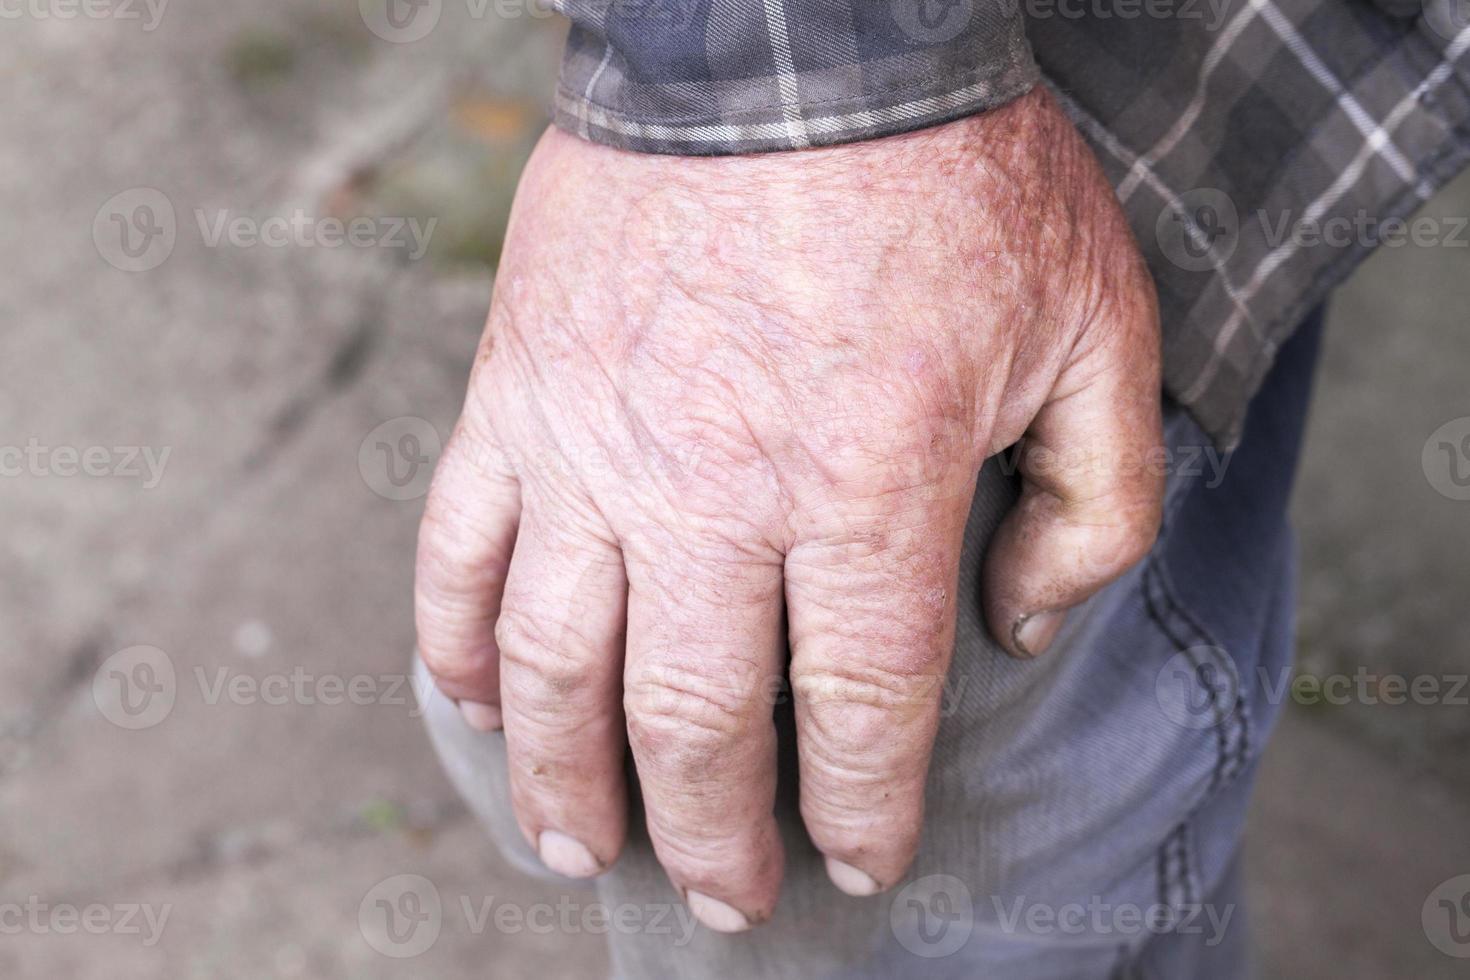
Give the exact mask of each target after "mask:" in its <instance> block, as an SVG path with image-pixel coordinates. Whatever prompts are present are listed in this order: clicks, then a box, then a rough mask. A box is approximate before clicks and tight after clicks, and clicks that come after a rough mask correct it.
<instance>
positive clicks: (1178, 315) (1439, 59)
mask: <svg viewBox="0 0 1470 980" xmlns="http://www.w3.org/2000/svg"><path fill="white" fill-rule="evenodd" d="M560 6H561V9H563V11H564V12H565V13H567V14H568V16H569V17H570V18H571V19H572V31H571V33H570V35H569V38H568V43H567V52H566V57H565V60H564V63H563V66H562V75H561V83H560V85H559V88H558V93H557V105H556V119H557V123H558V124H559V125H560V126H562V127H563V128H565V129H568V130H570V131H572V132H576V133H579V134H580V135H582V136H584V137H586V138H589V139H592V140H596V141H599V142H603V143H607V144H610V145H613V146H618V147H622V148H625V149H630V150H638V151H645V152H660V153H683V154H696V153H699V154H712V153H745V152H756V151H765V150H777V149H799V148H802V147H807V146H816V145H822V144H831V143H840V142H847V141H851V140H858V139H868V138H873V137H877V136H885V135H892V134H894V133H899V132H903V131H906V130H910V129H915V128H918V127H921V126H929V125H933V124H936V123H939V122H943V121H946V120H948V119H953V118H957V117H959V116H962V115H966V114H969V113H974V112H979V111H983V110H985V109H989V108H993V107H995V106H997V105H1000V104H1003V103H1004V102H1006V101H1009V100H1010V99H1012V98H1014V97H1016V96H1017V95H1020V94H1022V93H1023V92H1025V91H1027V90H1028V89H1029V88H1030V87H1031V86H1032V85H1033V84H1035V82H1036V79H1037V78H1038V67H1037V66H1038V65H1039V68H1040V76H1041V77H1043V78H1044V80H1045V81H1046V82H1047V83H1048V84H1049V85H1051V86H1052V88H1053V89H1054V91H1055V92H1056V93H1057V94H1058V96H1059V97H1060V98H1061V100H1062V102H1063V104H1064V105H1065V106H1066V107H1067V109H1068V111H1069V112H1070V113H1071V115H1072V117H1073V120H1074V121H1075V122H1076V123H1077V125H1078V127H1079V128H1080V129H1081V130H1082V132H1083V133H1084V134H1085V135H1086V136H1087V137H1088V139H1089V140H1090V141H1091V142H1092V144H1093V147H1094V149H1095V150H1096V151H1097V153H1098V156H1099V158H1100V159H1101V160H1102V163H1103V166H1104V168H1105V169H1106V170H1107V172H1108V174H1109V176H1110V177H1111V178H1112V179H1113V181H1114V184H1115V186H1116V187H1117V189H1118V196H1119V198H1120V199H1121V200H1122V202H1123V205H1124V207H1125V209H1126V210H1127V212H1128V215H1129V217H1130V219H1131V221H1132V224H1133V228H1134V232H1135V234H1136V235H1137V236H1138V240H1139V243H1140V245H1141V246H1142V248H1143V250H1144V254H1145V255H1146V256H1147V258H1148V260H1149V265H1150V267H1151V269H1152V270H1153V273H1154V276H1155V279H1156V281H1157V283H1158V287H1159V294H1160V302H1161V308H1162V312H1163V319H1164V345H1165V350H1164V354H1165V356H1164V373H1165V385H1166V388H1167V389H1168V391H1169V393H1170V394H1171V395H1172V396H1173V397H1174V398H1175V399H1177V400H1178V401H1179V402H1180V403H1181V404H1182V405H1183V406H1184V407H1185V408H1187V409H1188V410H1189V411H1190V412H1191V414H1193V415H1194V417H1195V419H1196V420H1197V421H1198V422H1199V424H1200V425H1201V426H1202V427H1203V428H1204V429H1205V430H1206V431H1207V432H1209V433H1210V435H1211V436H1212V437H1214V438H1215V439H1216V440H1217V441H1219V442H1220V443H1221V444H1222V445H1226V446H1230V445H1233V444H1234V442H1235V441H1236V439H1237V438H1238V435H1239V433H1240V429H1241V424H1242V420H1243V416H1244V413H1245V409H1246V405H1247V403H1248V402H1249V400H1250V397H1251V396H1252V395H1253V394H1254V392H1255V391H1256V389H1257V388H1258V387H1259V385H1260V383H1261V380H1262V378H1264V376H1265V374H1266V371H1267V370H1268V368H1269V367H1270V365H1271V363H1272V360H1273V358H1274V356H1275V352H1276V350H1277V348H1278V347H1279V346H1280V345H1281V343H1282V342H1283V341H1284V340H1285V338H1286V337H1287V335H1288V334H1289V333H1290V331H1291V330H1292V328H1293V327H1294V326H1295V325H1296V323H1297V322H1298V321H1299V320H1301V318H1302V317H1303V316H1304V315H1305V313H1306V312H1307V311H1309V310H1310V309H1311V308H1313V307H1314V306H1315V305H1317V304H1318V303H1320V302H1321V300H1322V299H1323V298H1324V296H1325V294H1326V293H1327V291H1328V290H1329V289H1330V288H1331V287H1332V286H1333V285H1335V284H1336V283H1337V282H1339V281H1340V280H1341V279H1342V278H1343V277H1344V276H1345V275H1346V274H1347V273H1348V272H1349V271H1350V270H1351V269H1352V267H1353V266H1354V265H1355V264H1356V263H1357V262H1358V261H1360V260H1361V259H1362V258H1363V257H1364V256H1365V255H1366V254H1367V253H1368V251H1369V250H1370V249H1371V248H1372V246H1373V245H1375V244H1377V243H1378V242H1379V241H1382V240H1385V239H1388V238H1390V236H1392V235H1395V234H1399V235H1402V234H1403V232H1404V228H1403V227H1402V224H1401V223H1400V224H1399V225H1395V222H1397V221H1399V219H1400V218H1402V216H1403V215H1406V214H1408V213H1409V212H1410V211H1412V210H1413V209H1414V208H1415V207H1416V206H1417V205H1418V204H1419V203H1420V202H1421V201H1423V200H1424V199H1425V198H1426V197H1427V196H1428V195H1429V194H1431V193H1432V192H1433V191H1434V190H1435V189H1436V188H1437V187H1438V186H1439V185H1440V184H1441V183H1443V182H1444V181H1445V180H1446V179H1448V178H1449V177H1451V176H1453V175H1454V173H1456V172H1457V171H1458V170H1459V169H1460V168H1461V167H1462V166H1463V165H1464V164H1465V162H1466V160H1467V159H1470V58H1467V54H1466V52H1467V50H1470V0H1425V4H1424V6H1422V7H1421V5H1420V3H1419V2H1418V0H1375V2H1369V0H564V2H562V3H561V4H560ZM1027 36H1029V43H1028V42H1027V39H1026V38H1027ZM1344 229H1346V231H1344Z"/></svg>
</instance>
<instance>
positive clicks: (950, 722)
mask: <svg viewBox="0 0 1470 980" xmlns="http://www.w3.org/2000/svg"><path fill="white" fill-rule="evenodd" d="M1320 328H1321V314H1320V311H1319V312H1318V313H1316V314H1313V315H1312V316H1311V317H1309V318H1308V320H1307V322H1306V323H1305V324H1303V326H1302V327H1301V328H1300V329H1299V330H1298V331H1297V333H1296V334H1295V335H1294V336H1293V338H1292V340H1291V341H1290V342H1289V343H1287V344H1286V345H1285V346H1283V348H1282V349H1281V351H1280V353H1279V358H1278V361H1277V363H1276V366H1275V368H1274V369H1273V371H1272V373H1271V375H1270V376H1269V377H1268V379H1267V381H1266V383H1265V385H1264V387H1263V388H1262V390H1261V391H1260V393H1259V394H1258V395H1257V396H1256V398H1255V400H1254V401H1253V403H1252V407H1251V412H1250V418H1249V422H1248V425H1247V428H1246V432H1245V436H1244V439H1243V441H1242V443H1241V445H1240V447H1239V448H1238V449H1237V450H1236V451H1235V452H1234V453H1233V454H1232V455H1231V456H1229V457H1221V456H1220V455H1219V454H1217V453H1215V452H1214V450H1213V449H1212V448H1211V447H1210V446H1209V442H1208V440H1207V439H1206V438H1205V437H1204V435H1203V434H1202V433H1201V432H1200V430H1199V429H1198V428H1197V427H1196V426H1195V424H1194V423H1193V422H1192V421H1190V419H1189V418H1188V417H1187V416H1185V415H1184V414H1183V413H1182V412H1180V411H1179V410H1177V409H1175V408H1174V407H1172V406H1169V407H1168V408H1167V409H1166V413H1165V423H1166V441H1167V445H1168V449H1169V455H1168V466H1169V481H1168V497H1167V503H1166V508H1165V520H1164V526H1163V530H1162V533H1161V534H1160V537H1159V540H1158V542H1157V544H1156V545H1155V547H1154V548H1153V549H1152V551H1151V553H1150V554H1149V555H1148V557H1147V558H1146V559H1145V560H1144V561H1142V562H1140V563H1139V564H1138V565H1137V566H1136V567H1134V568H1133V569H1132V570H1131V571H1130V572H1129V573H1128V574H1127V575H1125V576H1124V577H1123V578H1122V579H1120V580H1119V581H1117V582H1116V583H1114V584H1113V585H1111V586H1109V587H1108V588H1107V589H1105V590H1103V591H1102V592H1101V593H1100V594H1098V595H1097V596H1095V597H1094V598H1093V599H1092V600H1090V601H1089V602H1088V603H1087V604H1086V605H1084V606H1083V607H1081V608H1080V609H1077V610H1075V611H1073V613H1072V614H1071V615H1070V617H1069V619H1068V622H1067V625H1066V626H1065V627H1064V630H1063V633H1062V634H1061V636H1059V637H1058V639H1057V641H1056V642H1055V643H1054V645H1053V647H1052V649H1051V651H1050V652H1048V653H1047V654H1046V655H1045V656H1044V657H1041V658H1040V659H1037V660H1035V661H1030V662H1021V661H1017V660H1013V659H1011V658H1010V657H1008V656H1006V655H1005V654H1004V653H1003V652H1002V651H1001V650H1000V649H999V648H998V647H997V646H996V645H995V644H994V643H993V642H992V641H991V640H990V638H989V636H988V634H987V632H986V629H985V625H984V622H983V620H982V617H981V611H980V601H979V590H980V583H979V572H980V566H981V559H982V557H983V555H984V552H985V547H986V543H987V542H988V541H989V539H990V536H991V534H992V533H993V532H994V530H995V528H996V526H997V524H998V523H999V521H1000V520H1001V518H1002V517H1003V516H1004V515H1005V513H1006V511H1007V510H1008V509H1009V508H1010V506H1011V505H1012V503H1013V502H1014V500H1015V498H1016V493H1017V484H1016V479H1015V477H1014V475H1012V474H1008V473H1007V471H1006V467H1005V465H1004V463H1003V461H1002V460H992V461H991V462H990V463H988V464H987V465H986V467H985V468H984V470H983V472H982V474H981V478H980V482H979V489H978V492H977V493H976V496H975V502H974V505H973V509H972V511H971V514H970V520H969V524H968V526H967V528H966V531H965V557H964V561H963V564H962V572H961V578H960V596H961V602H960V608H959V628H958V634H957V639H956V651H955V658H954V662H953V665H952V667H951V669H950V674H949V682H948V684H947V686H946V689H945V698H944V705H943V720H942V722H941V725H940V729H939V736H938V740H937V742H936V745H935V750H934V759H933V764H932V767H931V771H930V773H929V782H928V791H927V818H926V823H925V833H924V836H923V840H922V844H921V846H920V850H919V854H918V857H917V860H916V861H915V862H914V865H913V868H912V871H911V872H910V875H909V878H908V879H907V880H906V882H904V883H902V884H900V885H899V886H897V887H895V888H893V889H890V890H889V891H888V892H886V893H884V894H882V895H879V896H876V897H872V898H851V897H848V896H847V895H844V894H842V893H841V892H839V891H838V890H837V889H836V888H835V887H833V886H832V885H831V883H830V882H829V881H828V879H827V876H826V874H825V871H824V869H823V864H822V860H821V857H820V855H819V854H818V853H817V852H816V851H815V849H813V847H812V846H811V844H810V842H809V841H808V840H807V839H806V836H805V833H804V831H803V830H802V826H801V822H800V819H799V816H798V814H797V808H796V792H795V790H796V784H795V773H796V767H795V758H794V756H793V754H792V752H791V747H792V746H793V745H794V738H793V730H792V716H791V710H790V705H789V704H783V705H780V706H778V708H777V715H776V721H777V725H778V726H779V728H780V730H781V745H782V747H783V751H782V757H781V775H780V787H781V790H780V793H779V796H778V804H777V805H778V810H779V814H780V818H781V824H782V827H783V831H784V836H785V844H786V849H787V872H786V880H785V885H784V887H783V892H782V896H781V901H780V904H779V905H778V906H777V910H776V915H775V917H774V919H773V920H772V921H771V922H769V923H767V924H765V925H762V926H760V927H758V928H757V929H755V930H754V931H752V932H749V933H745V934H741V935H733V936H730V935H721V934H718V933H715V932H712V931H709V930H706V929H703V928H697V929H694V930H693V931H692V932H687V931H685V930H681V929H678V928H674V929H672V930H655V929H647V930H643V931H632V930H630V931H626V932H624V931H619V930H613V931H611V932H610V933H609V935H610V937H611V946H612V957H613V963H614V969H615V972H616V973H617V975H619V976H621V977H629V978H635V977H636V978H642V977H667V976H679V977H709V978H718V980H726V978H744V977H772V978H793V980H817V978H824V977H834V978H835V977H872V978H890V977H909V976H913V977H935V978H947V977H954V978H961V977H963V978H977V977H994V978H1000V980H1052V978H1055V980H1083V978H1094V977H1095V978H1100V980H1101V978H1166V980H1174V978H1179V980H1235V978H1240V977H1244V976H1247V975H1249V972H1250V970H1249V965H1248V961H1249V944H1248V939H1247V930H1246V917H1245V913H1244V910H1243V908H1242V907H1241V892H1240V888H1239V860H1240V841H1241V834H1242V829H1243V826H1244V818H1245V810H1246V804H1247V800H1248V797H1249V794H1250V789H1251V784H1252V780H1253V776H1254V773H1255V768H1256V764H1257V761H1258V760H1259V758H1260V754H1261V750H1262V748H1263V747H1264V746H1265V744H1266V741H1267V739H1268V737H1269V735H1270V733H1271V730H1272V727H1273V725H1274V723H1275V720H1276V716H1277V712H1278V710H1279V707H1280V704H1281V690H1282V689H1281V686H1280V684H1281V680H1282V678H1283V677H1284V676H1285V672H1286V671H1287V670H1288V669H1289V667H1290V661H1291V653H1292V613H1293V578H1294V554H1293V542H1292V537H1291V532H1290V530H1289V527H1288V523H1287V518H1286V511H1287V501H1288V497H1289V495H1290V490H1291V483H1292V478H1293V474H1294V470H1295V467H1296V460H1297V457H1298V451H1299V447H1300V439H1301V432H1302V427H1303V422H1304V419H1305V415H1306V409H1307V402H1308V396H1309V390H1310V387H1311V376H1312V371H1313V367H1314V364H1315V361H1316V353H1317V346H1318V339H1319V336H1320ZM427 719H428V725H429V730H430V734H431V736H432V738H433V741H434V744H435V747H436V748H437V750H438V752H439V755H440V757H441V758H442V759H443V761H444V764H445V767H446V769H447V771H448V773H449V774H450V777H451V779H452V780H453V781H454V783H455V785H456V787H457V788H458V789H459V791H460V792H461V793H462V794H463V795H464V797H465V799H466V801H467V802H468V804H469V806H470V807H471V809H472V810H473V811H474V812H475V813H476V815H477V816H478V817H479V818H480V820H481V821H482V822H483V823H484V825H485V827H486V828H487V830H488V831H489V833H490V835H491V836H492V837H493V838H494V840H495V841H496V843H497V844H498V845H499V846H500V847H501V849H502V850H503V851H504V852H505V853H506V855H507V856H508V857H509V858H510V859H511V861H512V862H513V863H515V864H516V865H518V866H519V867H521V868H523V869H524V870H527V871H529V872H533V873H536V874H541V875H547V874H548V872H546V871H545V869H544V868H542V867H541V866H540V864H539V862H538V861H537V859H536V857H535V855H534V853H533V852H532V851H531V850H530V848H529V847H528V846H527V844H526V843H525V841H524V840H523V839H522V838H521V835H520V833H519V832H518V830H517V829H516V826H515V823H514V820H513V818H512V817H511V814H510V810H509V803H508V794H507V788H506V771H505V757H504V742H503V738H502V736H500V735H499V734H498V733H497V734H489V735H486V734H480V733H477V732H474V731H473V730H471V729H470V728H469V727H468V726H467V725H465V724H464V722H463V721H462V720H461V719H460V716H459V713H458V712H457V711H455V710H454V708H453V706H452V705H450V704H449V703H448V702H447V701H445V699H443V698H435V699H432V702H431V704H430V706H429V710H428V712H427ZM633 795H634V803H633V805H634V807H635V814H634V819H633V820H632V821H631V824H632V826H631V831H630V840H629V843H628V846H627V848H626V849H625V851H624V853H623V855H622V857H621V858H620V860H619V861H618V863H617V865H616V866H615V867H614V868H613V869H612V870H611V871H610V872H609V873H608V874H606V875H605V876H603V877H602V878H601V879H599V880H598V882H597V888H598V891H599V897H600V898H601V900H602V901H603V902H605V903H606V904H607V905H608V906H609V907H617V906H619V905H626V904H632V905H636V906H639V907H647V906H649V905H655V904H660V903H668V904H669V905H671V906H677V903H678V901H679V899H678V896H677V894H676V893H675V892H674V890H673V888H672V887H671V886H670V885H669V883H668V881H667V879H666V878H665V877H664V875H663V872H662V871H661V869H660V868H659V865H658V863H657V861H656V860H655V859H654V856H653V852H652V848H651V846H650V845H649V842H648V838H647V836H646V835H645V834H644V833H643V828H642V821H641V819H638V817H639V814H638V813H637V812H636V808H637V806H638V801H637V795H636V787H635V792H634V794H633Z"/></svg>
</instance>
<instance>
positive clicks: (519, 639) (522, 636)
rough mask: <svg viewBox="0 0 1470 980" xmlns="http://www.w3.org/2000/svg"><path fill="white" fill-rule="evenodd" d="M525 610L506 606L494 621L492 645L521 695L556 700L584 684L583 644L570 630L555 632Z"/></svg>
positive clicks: (543, 699)
mask: <svg viewBox="0 0 1470 980" xmlns="http://www.w3.org/2000/svg"><path fill="white" fill-rule="evenodd" d="M555 632H557V633H558V635H555V636H553V635H552V634H553V629H552V628H550V627H549V626H548V624H547V623H546V621H545V620H543V619H541V618H539V617H536V616H534V615H531V614H529V613H528V612H527V611H526V610H524V609H520V608H516V607H506V608H504V609H502V610H501V612H500V617H499V619H498V620H497V621H496V623H495V645H496V646H497V647H499V648H500V658H501V662H502V663H503V664H504V665H505V666H506V667H507V668H509V670H508V671H507V677H508V678H510V679H511V682H512V683H513V684H514V686H515V687H516V693H517V694H518V695H520V696H521V697H525V698H530V699H533V700H536V701H542V702H552V703H554V702H556V701H559V700H562V699H564V698H566V697H567V696H568V695H570V694H573V693H575V692H576V691H578V690H580V689H581V688H583V687H584V686H585V685H586V679H587V676H588V671H587V664H586V660H585V657H584V656H580V655H579V654H581V653H583V652H584V651H585V644H583V643H582V642H581V641H580V640H579V639H578V638H577V637H576V636H575V634H573V632H572V631H571V630H570V629H561V630H559V631H555Z"/></svg>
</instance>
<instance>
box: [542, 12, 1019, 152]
mask: <svg viewBox="0 0 1470 980" xmlns="http://www.w3.org/2000/svg"><path fill="white" fill-rule="evenodd" d="M557 5H558V7H559V9H561V10H562V12H563V13H565V14H566V15H567V16H568V17H569V18H570V19H571V21H572V28H571V31H570V33H569V35H568V39H567V48H566V54H565V57H564V59H563V63H562V69H561V79H560V83H559V85H558V88H557V97H556V121H557V124H558V125H560V126H561V127H562V128H564V129H566V130H569V131H570V132H573V133H576V134H578V135H580V136H582V137H584V138H586V139H591V140H594V141H596V142H599V143H605V144H608V145H611V146H616V147H620V148H622V149H627V150H637V151H642V152H651V153H676V154H686V155H693V154H730V153H752V152H760V151H769V150H786V149H798V148H801V147H806V146H821V145H829V144H834V143H846V142H851V141H856V140H864V139H872V138H874V137H878V136H889V135H892V134H895V133H901V132H906V131H908V130H912V129H919V128H922V127H925V126H932V125H935V124H937V123H941V122H946V121H948V120H951V119H957V118H959V117H961V116H965V115H970V114H972V113H976V112H981V111H984V110H986V109H992V108H995V107H997V106H1000V105H1003V104H1004V103H1006V102H1009V101H1010V100H1011V99H1014V98H1016V97H1017V96H1019V95H1022V94H1024V93H1025V92H1026V91H1028V90H1029V89H1030V88H1031V87H1032V86H1033V85H1034V84H1036V81H1037V78H1038V72H1037V68H1036V63H1035V62H1034V61H1033V59H1032V57H1031V49H1030V47H1029V46H1028V44H1027V42H1026V35H1025V25H1024V18H1023V16H1022V15H1021V12H1020V5H1019V4H1017V3H1015V2H1014V0H558V3H557Z"/></svg>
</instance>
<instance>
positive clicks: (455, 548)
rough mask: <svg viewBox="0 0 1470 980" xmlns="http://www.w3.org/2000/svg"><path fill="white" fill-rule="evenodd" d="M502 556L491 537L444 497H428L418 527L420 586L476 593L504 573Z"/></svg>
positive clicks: (453, 500) (454, 501) (465, 510)
mask: <svg viewBox="0 0 1470 980" xmlns="http://www.w3.org/2000/svg"><path fill="white" fill-rule="evenodd" d="M506 564H507V562H506V560H505V555H504V554H503V549H502V548H501V547H499V542H498V541H496V540H495V537H494V536H493V533H492V532H491V531H490V530H489V529H488V528H486V527H485V526H484V525H483V522H482V521H480V520H479V519H478V518H476V517H474V516H473V515H472V514H471V513H470V511H469V510H468V508H466V507H465V505H464V504H463V503H461V502H459V501H458V500H457V499H456V498H455V497H452V496H450V495H447V494H438V495H433V496H430V498H429V500H428V502H427V503H426V504H425V506H424V516H423V519H422V521H421V522H420V524H419V541H418V575H419V580H420V582H421V583H422V584H423V585H425V586H427V587H428V588H430V589H434V590H438V591H441V592H449V593H451V594H453V593H463V592H476V591H478V589H479V587H480V586H481V585H482V584H483V582H484V579H485V578H486V577H487V576H496V577H499V576H501V575H503V574H504V573H505V568H506Z"/></svg>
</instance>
